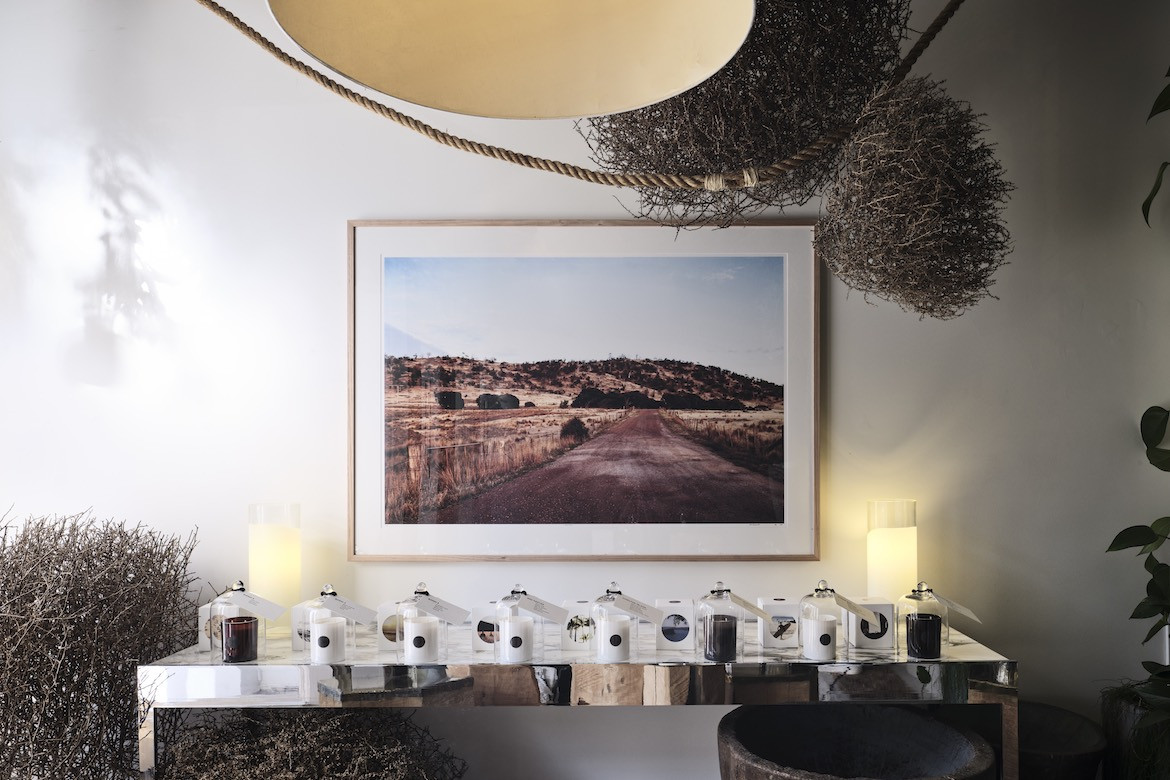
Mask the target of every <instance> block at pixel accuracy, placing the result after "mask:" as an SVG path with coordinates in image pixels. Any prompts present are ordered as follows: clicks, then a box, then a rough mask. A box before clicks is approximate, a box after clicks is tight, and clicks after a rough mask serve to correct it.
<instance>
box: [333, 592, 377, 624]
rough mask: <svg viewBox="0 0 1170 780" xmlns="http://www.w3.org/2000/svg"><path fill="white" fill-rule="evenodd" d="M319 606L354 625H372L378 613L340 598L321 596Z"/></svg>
mask: <svg viewBox="0 0 1170 780" xmlns="http://www.w3.org/2000/svg"><path fill="white" fill-rule="evenodd" d="M321 606H323V607H325V608H326V609H328V610H329V611H330V612H332V613H334V614H335V615H338V616H340V617H343V618H345V619H346V620H349V621H351V622H354V623H373V622H374V621H375V620H377V619H378V613H377V612H375V611H374V610H372V609H370V608H369V607H363V606H362V605H361V604H357V603H354V602H352V601H350V600H349V599H346V598H342V597H341V596H322V597H321Z"/></svg>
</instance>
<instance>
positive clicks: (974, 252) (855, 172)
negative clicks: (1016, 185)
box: [816, 78, 1012, 319]
mask: <svg viewBox="0 0 1170 780" xmlns="http://www.w3.org/2000/svg"><path fill="white" fill-rule="evenodd" d="M985 129H986V128H985V127H984V126H983V124H982V123H981V122H980V121H979V117H978V116H977V115H975V114H974V113H972V111H971V109H970V107H969V106H967V105H966V104H965V103H960V102H958V101H956V100H953V99H952V98H950V97H948V96H947V94H946V93H945V92H944V91H943V88H942V85H941V84H939V83H937V82H931V81H928V80H926V79H921V78H917V79H908V80H906V81H905V82H903V83H902V84H901V85H899V86H898V87H896V88H895V89H894V90H892V91H891V92H890V93H889V95H888V96H886V97H885V98H884V99H879V100H877V101H875V103H874V105H872V106H871V107H869V108H868V109H867V110H866V111H865V113H864V114H863V116H862V118H861V121H860V122H859V126H858V130H857V131H856V132H855V133H854V134H853V135H852V136H851V137H850V138H849V139H848V140H847V141H846V143H845V144H844V145H843V147H842V150H841V158H840V159H841V169H840V173H839V176H838V178H837V180H836V182H835V183H834V184H833V185H832V186H831V187H830V188H829V189H828V191H827V192H826V193H825V197H824V201H823V207H822V208H823V215H822V218H821V221H820V224H819V225H818V227H817V231H816V249H817V254H818V256H819V257H820V259H821V260H822V261H823V262H824V263H825V266H826V267H827V268H828V269H829V270H830V271H832V272H833V273H834V274H835V275H836V276H837V277H838V278H840V279H841V280H842V281H843V282H845V284H847V285H849V286H850V287H851V288H853V289H854V290H859V291H861V292H863V293H865V295H866V296H869V295H873V296H876V297H878V298H883V299H885V300H889V301H893V302H894V303H897V304H898V305H899V306H901V307H902V308H903V309H906V310H910V311H915V312H917V313H918V314H920V315H921V316H923V317H936V318H939V319H950V318H952V317H957V316H958V315H960V314H962V313H963V312H964V311H965V310H967V309H968V308H970V307H972V306H974V305H975V304H976V303H978V302H979V301H980V300H981V299H982V298H984V297H988V296H990V295H991V293H990V290H989V289H988V288H989V287H990V286H991V284H992V283H993V280H992V278H991V277H992V275H993V274H994V273H995V271H996V269H997V268H999V266H1000V265H1002V264H1003V262H1004V259H1005V258H1006V256H1007V253H1008V251H1009V249H1010V243H1011V242H1010V239H1009V236H1008V230H1007V227H1006V226H1005V225H1004V222H1003V219H1002V214H1001V212H1002V210H1003V205H1004V204H1005V203H1006V202H1007V197H1008V193H1009V192H1010V191H1011V190H1012V185H1011V184H1010V183H1008V182H1007V181H1005V180H1004V175H1003V169H1002V167H1001V166H1000V164H999V161H998V160H997V159H996V157H995V155H994V153H993V149H992V147H991V145H989V144H987V143H986V142H984V141H983V140H982V139H981V137H980V136H981V133H982V132H983V131H984V130H985Z"/></svg>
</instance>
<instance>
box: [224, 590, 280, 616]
mask: <svg viewBox="0 0 1170 780" xmlns="http://www.w3.org/2000/svg"><path fill="white" fill-rule="evenodd" d="M224 598H226V599H227V601H228V603H229V604H234V605H236V606H237V607H239V608H240V609H246V610H248V611H249V612H251V613H252V614H253V615H258V616H260V617H262V618H264V619H265V620H276V619H277V618H278V617H280V616H281V615H283V614H284V607H282V606H280V605H279V604H277V603H275V602H272V601H268V600H267V599H262V598H260V597H259V596H257V595H256V594H255V593H249V592H248V591H246V590H233V591H229V592H227V593H225V594H224Z"/></svg>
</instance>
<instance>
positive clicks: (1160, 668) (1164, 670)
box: [1142, 661, 1170, 675]
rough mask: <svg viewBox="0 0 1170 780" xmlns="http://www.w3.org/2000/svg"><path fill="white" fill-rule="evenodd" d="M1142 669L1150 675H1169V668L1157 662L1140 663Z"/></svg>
mask: <svg viewBox="0 0 1170 780" xmlns="http://www.w3.org/2000/svg"><path fill="white" fill-rule="evenodd" d="M1142 668H1143V669H1145V670H1146V671H1147V672H1149V673H1150V674H1152V675H1164V674H1170V666H1168V665H1166V664H1160V663H1158V662H1157V661H1142Z"/></svg>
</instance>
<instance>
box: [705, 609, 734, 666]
mask: <svg viewBox="0 0 1170 780" xmlns="http://www.w3.org/2000/svg"><path fill="white" fill-rule="evenodd" d="M738 622H739V620H738V619H737V618H736V617H735V615H708V616H707V625H706V629H707V631H706V640H705V642H704V647H703V656H704V657H705V658H706V659H707V660H708V661H720V662H729V661H734V660H735V644H736V643H735V629H736V624H737V623H738Z"/></svg>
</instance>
